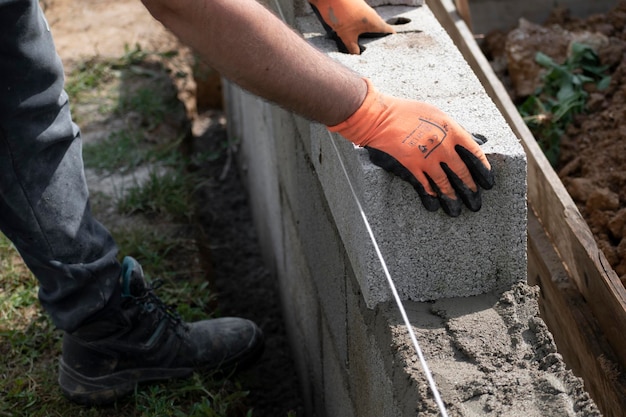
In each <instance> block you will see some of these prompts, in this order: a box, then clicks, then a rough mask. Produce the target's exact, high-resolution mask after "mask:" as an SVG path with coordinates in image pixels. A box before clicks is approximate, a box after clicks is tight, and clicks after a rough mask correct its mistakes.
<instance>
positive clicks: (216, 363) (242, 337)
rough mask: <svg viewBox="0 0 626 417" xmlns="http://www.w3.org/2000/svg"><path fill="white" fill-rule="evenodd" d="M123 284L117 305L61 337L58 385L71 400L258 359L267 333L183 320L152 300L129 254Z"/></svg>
mask: <svg viewBox="0 0 626 417" xmlns="http://www.w3.org/2000/svg"><path fill="white" fill-rule="evenodd" d="M121 281H122V282H121V286H122V289H121V291H122V295H121V301H120V303H119V307H118V308H115V309H114V311H113V312H109V313H104V314H101V315H99V317H96V318H94V319H93V320H90V321H89V322H88V323H85V324H84V325H83V326H81V327H80V328H79V329H78V330H76V331H75V332H73V333H71V334H70V333H65V335H64V336H63V355H62V357H61V360H60V370H59V384H60V385H61V389H62V391H63V393H64V394H65V395H66V396H67V397H68V398H69V399H71V400H73V401H75V402H77V403H80V404H85V405H102V404H106V403H110V402H113V401H115V400H117V399H118V398H120V397H122V396H124V395H126V394H129V393H131V392H132V391H133V390H134V389H135V386H136V385H137V383H140V382H147V381H156V380H164V379H170V378H178V377H185V376H189V375H191V374H192V373H193V372H194V371H200V370H220V371H230V370H232V369H234V368H235V367H238V368H241V367H243V366H246V365H249V364H251V363H252V362H254V361H255V360H256V359H257V358H258V357H259V356H260V355H261V352H262V351H263V334H262V332H261V329H259V328H258V327H257V326H256V325H255V324H254V323H253V322H251V321H249V320H245V319H240V318H219V319H211V320H204V321H199V322H195V323H185V322H183V321H182V320H181V319H180V317H179V316H178V314H177V313H176V311H175V310H174V309H173V308H172V307H170V306H167V305H165V304H164V303H163V302H162V301H161V300H160V299H159V298H158V297H157V296H156V295H154V293H153V291H152V289H153V288H152V286H151V285H149V284H148V283H146V281H145V279H144V277H143V271H142V270H141V266H140V265H139V263H137V262H136V261H135V260H134V259H132V258H130V257H126V258H125V259H124V262H123V264H122V277H121Z"/></svg>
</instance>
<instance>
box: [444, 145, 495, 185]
mask: <svg viewBox="0 0 626 417" xmlns="http://www.w3.org/2000/svg"><path fill="white" fill-rule="evenodd" d="M454 149H455V150H456V152H457V153H458V154H459V157H460V158H461V159H462V160H463V162H465V165H467V169H469V171H470V173H471V174H472V178H474V181H476V183H477V184H478V185H479V186H480V187H482V188H484V189H485V190H491V189H492V188H493V186H494V184H495V178H494V175H493V171H492V170H491V169H488V168H487V167H486V166H485V165H483V163H482V162H481V161H480V159H478V158H477V157H476V156H474V154H473V153H471V152H470V151H468V150H467V149H465V148H464V147H462V146H461V145H456V146H455V147H454Z"/></svg>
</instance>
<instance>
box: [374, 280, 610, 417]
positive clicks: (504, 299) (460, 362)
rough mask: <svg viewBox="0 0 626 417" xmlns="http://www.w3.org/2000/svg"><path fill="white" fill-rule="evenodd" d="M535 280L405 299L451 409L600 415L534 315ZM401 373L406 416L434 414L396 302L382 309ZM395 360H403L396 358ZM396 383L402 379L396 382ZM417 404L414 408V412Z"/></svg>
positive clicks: (534, 415)
mask: <svg viewBox="0 0 626 417" xmlns="http://www.w3.org/2000/svg"><path fill="white" fill-rule="evenodd" d="M538 293H539V290H538V288H537V287H529V286H528V285H526V284H518V285H515V286H514V287H513V288H512V289H511V290H510V291H507V292H505V293H504V294H502V295H501V296H500V297H498V296H496V295H493V294H484V295H479V296H474V297H467V298H462V299H456V298H451V299H447V300H439V301H436V302H434V303H417V302H410V303H407V304H406V308H407V313H408V316H409V320H410V322H411V323H412V325H413V329H414V331H415V333H416V337H417V339H418V340H419V342H420V345H421V349H422V351H423V353H424V356H425V357H426V359H427V361H428V365H429V367H430V369H431V371H432V373H433V375H434V379H435V381H436V384H437V386H438V389H439V391H440V394H441V397H442V399H443V401H444V402H445V404H446V408H447V411H448V414H449V415H450V416H462V417H472V416H491V415H493V416H501V417H506V416H510V417H519V416H524V417H546V416H550V417H561V416H562V417H572V416H580V417H582V416H585V417H593V416H600V415H601V414H600V412H599V411H598V409H597V407H596V405H595V403H594V402H593V400H591V399H590V397H589V395H588V394H587V393H586V392H585V390H584V387H583V383H582V380H580V379H579V378H577V377H575V376H574V375H573V374H572V372H571V371H570V370H568V369H566V366H565V363H564V362H563V359H562V357H561V355H560V354H559V353H557V351H556V346H555V344H554V341H553V339H552V335H551V334H550V332H549V331H548V329H547V327H546V325H545V324H544V322H543V321H542V320H541V319H540V318H539V313H538V304H537V297H538ZM384 314H386V316H387V318H388V323H389V325H390V328H391V333H392V348H393V349H395V350H396V357H397V358H399V360H398V361H393V363H394V365H393V366H396V367H397V366H403V369H404V372H395V373H394V376H395V379H396V380H395V381H394V384H406V377H407V375H408V377H409V378H410V382H409V384H408V385H409V387H412V388H409V389H407V390H406V393H407V394H405V396H406V398H405V399H404V401H401V403H402V402H403V403H404V404H405V407H406V409H405V412H404V415H407V416H408V415H419V416H423V417H427V416H438V415H440V414H439V410H438V408H437V406H436V404H435V402H434V400H433V399H432V395H431V392H430V391H429V388H428V385H427V381H426V378H425V376H424V373H423V371H422V368H421V365H420V363H419V361H418V358H417V355H416V353H415V350H414V348H413V345H412V343H411V341H410V339H409V337H408V333H407V330H406V327H405V326H404V324H403V322H402V320H401V317H400V315H399V314H398V313H397V309H396V308H395V306H391V305H389V306H386V311H385V313H384ZM398 363H399V364H401V365H398ZM398 386H400V385H398ZM416 411H417V413H416Z"/></svg>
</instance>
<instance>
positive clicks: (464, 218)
mask: <svg viewBox="0 0 626 417" xmlns="http://www.w3.org/2000/svg"><path fill="white" fill-rule="evenodd" d="M271 6H272V7H275V8H279V9H281V14H282V15H283V16H284V18H285V19H286V20H287V21H288V22H289V23H291V24H292V25H294V26H296V27H297V28H298V29H299V30H300V31H301V32H302V33H303V35H304V36H305V37H306V38H307V39H309V41H310V42H311V43H313V44H314V45H315V46H317V47H318V48H320V49H322V50H324V51H327V52H328V54H329V55H330V56H331V57H332V58H334V59H337V60H340V61H341V62H343V63H345V64H346V65H348V66H350V67H351V68H353V69H354V70H355V71H357V72H359V73H361V74H362V75H364V76H368V77H369V78H371V79H372V80H373V81H374V83H375V85H377V87H378V88H379V89H380V90H381V91H384V92H386V93H390V94H394V95H396V96H401V97H408V98H415V99H420V100H424V101H428V102H430V103H432V104H435V105H437V106H439V107H440V108H442V109H443V110H445V111H446V112H448V113H449V114H451V115H452V116H453V117H454V118H455V119H456V120H458V121H459V122H460V123H461V124H462V125H464V126H465V127H466V128H467V129H468V130H469V131H471V132H478V133H482V134H483V135H485V136H486V137H487V138H488V139H490V140H489V142H488V143H487V144H486V145H484V150H485V152H486V154H487V155H488V158H489V160H490V162H491V164H492V165H493V166H494V169H495V172H496V186H495V188H494V189H493V190H491V191H488V192H486V193H484V195H483V209H482V210H481V211H480V212H478V213H470V212H467V211H465V212H464V213H463V214H462V215H461V216H460V217H459V218H455V219H452V218H449V217H447V216H446V215H445V214H443V213H442V212H438V213H429V212H427V211H425V210H424V209H423V208H422V207H421V204H420V202H419V199H418V198H417V196H416V194H415V192H414V190H413V189H412V187H410V186H409V185H408V184H406V183H404V182H403V181H401V180H399V179H397V178H395V177H393V176H391V175H389V174H387V173H386V172H384V171H383V170H381V169H379V168H377V167H375V166H373V165H372V164H371V163H370V162H369V161H368V158H367V155H366V153H365V152H364V151H363V150H362V149H357V148H355V147H354V146H353V145H352V144H350V143H349V142H347V141H345V140H344V139H342V138H340V137H331V136H330V135H329V134H328V132H327V130H326V129H325V128H324V127H323V126H320V125H319V124H316V123H311V122H309V121H307V120H304V119H302V118H300V117H298V116H295V115H293V114H291V113H289V112H286V111H284V110H282V109H280V108H278V107H276V106H274V105H271V104H268V103H266V102H264V101H263V100H261V99H258V98H256V97H254V96H252V95H250V94H248V93H246V92H244V91H242V90H241V89H239V88H238V87H236V86H234V85H232V84H228V83H226V86H225V96H226V103H227V110H228V120H229V131H230V136H231V137H232V138H234V139H236V140H240V141H241V142H240V167H241V170H242V173H243V176H244V178H245V182H246V184H247V187H248V191H249V194H250V200H251V204H252V207H253V213H254V217H255V222H256V224H257V229H258V232H259V237H260V241H261V245H262V247H263V250H264V256H265V259H266V262H267V265H268V266H269V267H270V269H271V270H272V272H273V273H274V274H275V276H276V277H277V285H278V286H279V288H280V291H281V295H282V303H283V307H284V312H285V319H286V321H287V326H288V330H289V333H290V339H291V342H292V346H293V348H294V352H295V354H296V362H297V367H298V371H299V375H300V376H301V381H302V384H303V385H304V386H303V391H304V393H305V402H306V408H307V410H308V411H309V412H310V413H311V415H319V416H346V417H349V416H358V417H365V416H377V417H380V416H401V415H409V414H406V413H405V411H406V410H410V409H413V410H414V408H411V407H409V406H407V395H408V396H409V397H411V395H409V394H407V392H411V389H410V388H409V387H410V384H411V382H410V379H409V378H403V377H401V372H399V371H398V370H397V369H394V367H393V363H394V361H395V358H394V357H393V352H392V350H391V349H390V345H391V343H392V342H393V340H392V339H393V335H392V332H391V331H390V325H389V323H388V321H386V319H384V318H383V315H381V314H380V308H379V307H380V306H381V305H386V304H387V302H388V300H389V296H390V293H389V289H388V287H387V283H386V281H385V278H384V276H383V275H382V271H381V266H380V262H379V261H378V260H377V257H376V256H375V253H374V249H373V246H372V244H371V241H370V238H369V237H368V235H367V233H366V230H365V226H364V223H363V220H362V219H361V216H360V214H359V211H358V209H357V205H356V203H355V196H353V195H352V193H351V191H350V188H349V185H348V183H349V182H351V183H352V184H353V187H354V189H355V190H356V198H358V199H359V200H360V201H361V203H362V204H363V207H364V210H365V213H366V216H367V218H368V219H369V221H370V223H371V225H372V229H373V232H374V235H375V236H376V239H377V240H378V243H379V245H380V247H381V250H382V253H383V256H384V257H385V259H386V261H387V263H388V266H389V268H390V271H391V275H392V276H393V278H394V280H395V282H396V285H397V287H398V290H399V292H400V294H401V296H402V297H403V299H405V300H416V301H423V300H435V299H440V298H448V297H458V296H472V295H476V294H482V293H485V292H490V291H495V292H501V291H504V290H507V289H509V288H510V287H511V286H513V285H515V284H516V283H518V282H524V281H525V279H526V203H525V190H526V183H525V178H526V172H525V169H526V165H525V157H524V154H523V150H522V148H521V146H520V145H519V144H518V142H517V140H516V138H515V137H514V135H513V134H512V132H511V131H510V129H509V128H508V126H507V125H506V123H505V122H504V120H503V118H502V116H501V115H500V114H499V113H498V111H497V110H496V108H495V106H494V105H493V103H492V102H491V101H490V99H489V98H488V97H487V95H486V94H485V92H484V91H483V89H482V87H481V85H480V83H479V82H478V80H477V79H476V77H475V76H474V74H473V73H472V72H471V70H470V68H469V67H468V66H467V64H466V63H465V62H464V61H463V59H462V57H461V56H460V54H459V52H458V51H457V50H456V48H455V47H454V46H453V44H452V42H451V41H450V39H449V38H448V36H447V35H446V34H445V32H444V30H443V29H442V28H441V27H440V25H439V24H438V23H437V21H436V19H435V18H434V16H433V15H432V14H431V12H430V10H429V9H428V8H427V7H426V6H421V7H407V6H385V7H381V8H379V9H378V11H379V13H380V14H381V15H382V16H383V17H384V18H385V19H387V18H390V17H393V16H402V17H404V18H405V19H406V20H408V21H409V23H407V24H404V25H402V26H398V27H397V30H398V32H399V33H398V34H396V35H394V36H389V37H386V38H382V39H376V40H367V41H366V47H367V50H366V51H365V53H364V54H363V55H361V56H349V55H343V54H339V53H336V52H334V51H335V45H334V43H333V42H331V41H329V40H328V39H326V38H325V37H324V36H323V35H322V34H321V31H322V28H321V26H320V25H319V23H317V21H316V20H315V18H314V17H313V16H312V15H309V14H306V13H309V10H308V9H307V8H306V7H305V5H303V4H301V3H297V4H295V6H294V5H293V4H290V3H289V2H288V1H281V2H280V3H278V2H276V3H273V4H271ZM291 19H293V21H290V20H291ZM335 146H336V149H335ZM340 160H341V161H343V163H344V164H345V166H346V169H347V175H346V173H345V172H344V171H343V169H342V168H341V162H340ZM402 384H404V385H405V386H402ZM412 398H413V397H412ZM413 400H415V398H413Z"/></svg>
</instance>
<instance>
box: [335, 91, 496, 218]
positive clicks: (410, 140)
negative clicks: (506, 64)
mask: <svg viewBox="0 0 626 417" xmlns="http://www.w3.org/2000/svg"><path fill="white" fill-rule="evenodd" d="M366 82H367V84H368V93H367V96H366V97H365V101H364V102H363V104H361V106H360V107H359V109H358V110H357V111H356V112H355V113H354V114H353V115H352V116H350V117H349V118H348V119H347V120H345V121H344V122H342V123H340V124H338V125H335V126H330V127H329V128H328V129H329V130H330V131H331V132H338V133H340V134H341V135H342V136H344V137H345V138H346V139H348V140H350V141H351V142H353V143H355V144H357V145H359V146H362V147H365V148H366V149H367V150H368V151H369V154H370V159H371V161H372V162H373V163H375V164H376V165H378V166H380V167H382V168H384V169H386V170H387V171H390V172H392V173H394V174H396V175H398V176H400V177H401V178H402V179H404V180H406V181H408V182H409V183H411V184H412V185H413V187H414V188H415V189H416V190H417V192H418V194H419V196H420V198H421V200H422V203H423V204H424V207H426V209H427V210H429V211H435V210H437V209H438V208H439V206H440V205H441V207H442V208H443V210H444V211H445V212H446V213H447V214H448V215H450V216H452V217H456V216H458V215H459V214H460V213H461V208H462V203H465V205H466V206H467V207H468V208H469V209H470V210H472V211H478V210H479V209H480V206H481V198H480V188H479V187H482V188H484V189H490V188H491V187H493V184H494V178H493V173H492V171H491V165H490V164H489V162H488V161H487V158H486V157H485V155H484V153H483V152H482V150H481V149H480V146H479V143H482V141H484V140H485V139H484V138H482V137H481V138H480V139H479V138H478V137H477V136H472V135H470V134H469V133H468V132H467V131H465V130H464V129H463V128H462V127H461V126H460V125H459V124H458V123H457V122H455V121H454V120H452V119H451V118H450V117H449V116H448V115H447V114H445V113H444V112H442V111H441V110H439V109H438V108H436V107H434V106H432V105H430V104H426V103H422V102H419V101H412V100H403V99H399V98H395V97H390V96H386V95H384V94H381V93H379V92H378V91H376V89H375V88H374V86H373V85H372V84H371V82H370V81H369V80H367V79H366Z"/></svg>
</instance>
